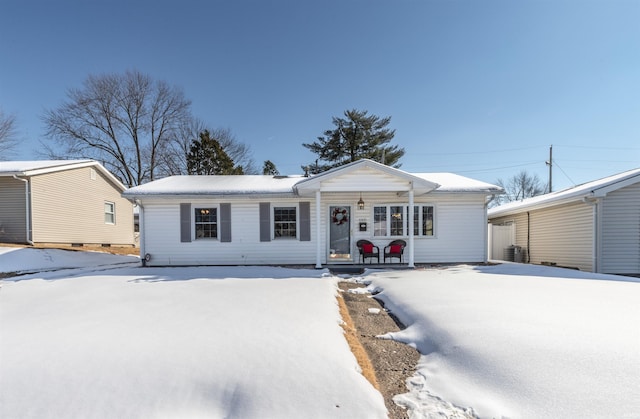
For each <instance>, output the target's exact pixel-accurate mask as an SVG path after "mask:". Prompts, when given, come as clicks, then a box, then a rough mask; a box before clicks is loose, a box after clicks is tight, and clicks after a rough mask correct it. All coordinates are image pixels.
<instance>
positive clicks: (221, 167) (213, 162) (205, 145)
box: [187, 130, 243, 175]
mask: <svg viewBox="0 0 640 419" xmlns="http://www.w3.org/2000/svg"><path fill="white" fill-rule="evenodd" d="M187 172H188V173H189V174H190V175H242V174H243V170H242V167H241V166H235V165H234V163H233V160H232V159H231V157H229V155H228V154H227V153H226V152H225V151H224V149H223V148H222V146H221V145H220V142H219V141H218V140H216V139H215V138H213V137H212V136H211V134H210V133H209V131H207V130H205V131H202V132H201V133H200V138H199V139H198V140H194V141H193V142H192V143H191V147H190V149H189V154H188V155H187Z"/></svg>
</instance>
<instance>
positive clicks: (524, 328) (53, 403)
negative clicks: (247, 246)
mask: <svg viewBox="0 0 640 419" xmlns="http://www.w3.org/2000/svg"><path fill="white" fill-rule="evenodd" d="M36 265H37V266H36ZM137 265H138V264H137V259H136V258H132V257H123V256H113V255H106V254H100V253H95V254H90V253H81V252H65V251H59V250H34V249H3V248H0V272H9V271H29V272H31V271H36V270H42V269H46V270H48V271H46V272H44V271H43V272H40V273H33V274H28V275H21V276H16V277H11V278H7V279H4V280H3V281H2V288H1V289H0V389H1V391H0V417H2V418H28V417H33V418H43V417H45V418H47V417H53V418H58V417H65V418H103V417H104V418H113V417H145V418H163V417H167V418H184V417H189V418H191V417H214V418H224V417H227V418H299V417H305V418H314V417H315V418H338V417H345V418H346V417H348V418H378V417H380V418H382V417H385V412H386V410H385V407H384V404H383V400H382V397H381V396H380V394H379V393H378V392H377V391H375V390H374V389H373V388H372V387H371V385H370V384H369V383H368V382H367V381H366V380H365V379H364V378H363V377H362V376H361V375H360V374H359V373H358V367H357V365H356V362H355V359H354V357H353V355H352V354H351V353H350V351H349V348H348V346H347V344H346V342H345V340H344V338H343V336H342V330H341V328H340V326H339V323H340V318H339V314H338V309H337V305H336V301H335V294H336V288H335V284H336V281H337V278H335V277H331V276H330V275H328V274H327V272H325V271H317V270H298V269H284V268H270V267H224V268H222V267H201V268H140V267H138V266H137ZM60 267H64V268H68V269H65V270H56V269H58V268H60ZM32 268H34V269H32ZM361 279H362V280H363V281H367V282H370V285H369V289H370V290H378V291H381V293H380V294H379V295H378V297H380V298H382V299H383V300H384V301H385V303H386V305H387V307H388V308H390V309H391V310H392V311H393V312H394V314H395V315H397V316H398V317H399V318H400V319H401V320H402V321H403V322H404V323H405V324H407V325H409V327H408V328H407V329H406V330H404V331H402V332H399V333H396V334H395V335H393V336H388V337H392V338H394V339H398V340H401V341H404V342H408V343H410V344H412V345H415V346H416V347H417V348H418V349H419V350H420V352H421V353H423V354H424V355H423V357H422V358H421V364H420V366H419V370H418V373H417V374H416V375H415V376H414V377H413V378H412V379H411V380H410V381H411V383H410V392H408V393H407V394H405V395H401V396H398V397H397V398H396V399H397V401H398V402H399V403H402V404H405V405H407V406H410V407H411V408H412V409H414V410H413V418H428V417H438V416H437V415H439V414H440V413H442V414H443V415H444V417H447V415H454V411H455V410H454V408H453V407H452V406H451V407H450V408H449V407H447V403H448V402H450V403H452V404H454V405H456V406H459V407H462V408H470V409H472V410H473V412H475V413H476V414H478V415H479V416H481V417H503V416H504V417H513V418H518V417H522V418H533V417H535V418H538V417H563V418H565V417H575V418H578V417H579V418H585V417H617V418H620V417H638V412H640V398H638V397H637V395H638V394H640V380H639V379H638V377H640V332H639V330H640V327H638V324H640V283H638V282H633V281H632V280H630V279H629V281H621V279H624V278H621V277H607V276H602V275H593V274H586V273H582V272H577V271H569V270H562V269H554V268H547V267H538V266H527V265H517V264H504V265H499V266H482V267H471V266H455V267H448V268H442V269H427V270H407V271H368V272H367V273H366V274H365V275H363V276H362V278H361ZM408 391H409V390H408ZM469 411H471V410H469ZM440 417H442V416H440Z"/></svg>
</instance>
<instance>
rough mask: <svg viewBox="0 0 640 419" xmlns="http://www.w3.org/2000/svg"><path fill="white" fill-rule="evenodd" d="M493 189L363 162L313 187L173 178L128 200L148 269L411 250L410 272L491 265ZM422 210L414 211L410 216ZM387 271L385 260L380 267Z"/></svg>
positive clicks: (277, 180)
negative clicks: (363, 244)
mask: <svg viewBox="0 0 640 419" xmlns="http://www.w3.org/2000/svg"><path fill="white" fill-rule="evenodd" d="M500 192H502V190H501V189H500V188H499V187H497V186H495V185H491V184H487V183H484V182H480V181H476V180H473V179H469V178H465V177H462V176H458V175H454V174H450V173H407V172H404V171H402V170H398V169H395V168H392V167H389V166H385V165H382V164H380V163H376V162H374V161H371V160H360V161H357V162H354V163H350V164H346V165H344V166H341V167H339V168H336V169H333V170H330V171H327V172H324V173H322V174H319V175H315V176H312V177H302V176H250V175H248V176H172V177H168V178H164V179H161V180H157V181H153V182H150V183H147V184H145V185H140V186H137V187H134V188H131V189H129V190H127V191H125V192H124V193H123V194H122V195H123V196H124V197H126V198H128V199H130V200H131V201H132V202H135V203H136V204H137V205H138V206H139V207H140V231H141V237H140V248H141V255H146V258H147V264H148V265H249V264H251V265H261V264H314V265H315V266H316V267H321V266H322V265H325V264H333V263H358V261H359V259H358V250H357V249H356V245H355V243H356V242H357V241H358V240H360V239H367V240H370V241H372V242H373V243H374V244H376V245H377V246H378V247H379V248H380V252H383V249H384V247H385V246H386V245H388V244H389V243H390V242H391V241H392V240H394V239H403V240H405V241H406V242H407V247H406V250H405V254H404V262H405V263H406V264H407V265H408V266H414V264H415V263H437V262H484V261H486V260H487V250H486V249H487V229H486V224H487V207H486V202H487V198H488V197H490V196H491V195H494V194H497V193H500ZM410 208H413V210H409V209H410ZM380 261H381V262H382V261H383V258H382V257H381V258H380Z"/></svg>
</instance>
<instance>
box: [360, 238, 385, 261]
mask: <svg viewBox="0 0 640 419" xmlns="http://www.w3.org/2000/svg"><path fill="white" fill-rule="evenodd" d="M356 246H358V252H360V260H362V263H364V261H365V259H372V258H376V259H377V260H378V263H380V248H379V247H378V246H376V245H375V244H373V243H371V242H370V241H369V240H358V241H357V243H356ZM369 263H371V261H369Z"/></svg>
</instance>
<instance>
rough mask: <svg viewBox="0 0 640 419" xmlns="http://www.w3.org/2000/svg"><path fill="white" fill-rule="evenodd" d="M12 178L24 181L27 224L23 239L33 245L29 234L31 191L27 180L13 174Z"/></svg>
mask: <svg viewBox="0 0 640 419" xmlns="http://www.w3.org/2000/svg"><path fill="white" fill-rule="evenodd" d="M13 178H14V179H15V180H19V181H21V182H24V197H25V208H26V210H25V212H26V214H25V221H26V225H27V231H26V236H25V239H26V242H27V243H29V244H30V245H31V246H33V240H31V234H30V232H31V191H30V189H29V180H28V179H23V178H21V177H18V175H13Z"/></svg>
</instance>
